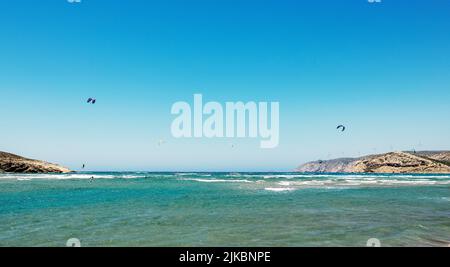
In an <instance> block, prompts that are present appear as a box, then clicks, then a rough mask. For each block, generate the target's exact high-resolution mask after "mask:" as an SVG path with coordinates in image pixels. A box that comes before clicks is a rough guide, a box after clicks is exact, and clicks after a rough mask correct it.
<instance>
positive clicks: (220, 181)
mask: <svg viewBox="0 0 450 267" xmlns="http://www.w3.org/2000/svg"><path fill="white" fill-rule="evenodd" d="M178 180H182V181H195V182H201V183H253V182H252V181H249V180H232V179H201V178H181V179H178Z"/></svg>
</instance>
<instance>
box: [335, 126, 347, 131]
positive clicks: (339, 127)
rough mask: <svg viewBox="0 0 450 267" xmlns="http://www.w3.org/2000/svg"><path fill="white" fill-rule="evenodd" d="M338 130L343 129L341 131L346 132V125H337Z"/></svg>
mask: <svg viewBox="0 0 450 267" xmlns="http://www.w3.org/2000/svg"><path fill="white" fill-rule="evenodd" d="M336 129H337V130H341V132H344V131H345V129H346V127H345V126H344V125H339V126H338V127H336Z"/></svg>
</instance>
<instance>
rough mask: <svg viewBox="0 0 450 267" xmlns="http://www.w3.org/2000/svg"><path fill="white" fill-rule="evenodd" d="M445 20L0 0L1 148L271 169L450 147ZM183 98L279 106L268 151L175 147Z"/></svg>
mask: <svg viewBox="0 0 450 267" xmlns="http://www.w3.org/2000/svg"><path fill="white" fill-rule="evenodd" d="M449 14H450V2H449V1H447V0H422V1H418V0H383V2H382V3H380V4H369V3H368V2H367V1H365V0H347V1H336V0H334V1H331V0H327V1H325V0H318V1H312V0H311V1H300V0H295V1H282V0H258V1H257V0H240V1H238V0H214V1H213V0H201V1H200V0H190V1H186V0H164V1H162V0H161V1H147V0H145V1H144V0H126V1H125V0H108V1H106V0H82V3H80V4H69V3H68V2H67V1H66V0H42V1H36V0H15V1H1V2H0V34H1V39H0V112H1V115H2V116H1V123H0V150H4V151H9V152H12V153H17V154H21V155H24V156H28V157H33V158H39V159H45V160H48V161H53V162H58V163H61V164H64V165H66V166H69V167H71V168H74V169H78V168H79V167H80V165H81V164H83V163H86V164H87V166H88V169H90V170H155V171H156V170H180V171H181V170H261V171H269V170H277V171H278V170H291V169H293V168H295V167H296V166H297V165H298V164H300V163H303V162H305V161H309V160H317V159H327V158H334V157H342V156H358V155H359V154H368V153H378V152H385V151H389V150H407V149H412V148H416V149H418V150H425V149H450V139H449V136H450V123H449V118H450V104H449V103H450V15H449ZM194 93H203V95H204V98H205V99H206V101H208V100H216V101H220V102H224V101H238V100H241V101H279V102H280V107H281V110H280V113H281V117H280V119H281V128H280V135H281V137H280V146H279V147H278V148H276V149H272V150H263V149H260V148H259V140H254V139H242V140H227V139H212V140H205V139H174V138H172V137H171V134H170V124H171V122H172V119H173V118H174V117H173V116H172V115H171V114H170V108H171V105H172V103H174V102H176V101H180V100H184V101H192V95H193V94H194ZM91 96H94V97H96V98H97V99H98V103H97V104H96V105H95V106H90V105H86V104H85V100H86V98H87V97H91ZM338 124H345V125H347V127H348V130H347V131H346V132H345V133H343V134H340V133H338V132H337V131H336V130H335V127H336V126H337V125H338ZM160 139H164V140H166V141H167V143H166V144H164V145H163V146H160V147H159V146H158V145H157V143H158V140H160ZM232 143H235V144H236V147H235V148H232V147H231V146H230V144H232Z"/></svg>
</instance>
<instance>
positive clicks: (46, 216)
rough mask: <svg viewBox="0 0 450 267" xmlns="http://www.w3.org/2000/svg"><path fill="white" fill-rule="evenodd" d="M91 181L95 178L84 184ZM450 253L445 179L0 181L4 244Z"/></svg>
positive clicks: (230, 176) (134, 176)
mask: <svg viewBox="0 0 450 267" xmlns="http://www.w3.org/2000/svg"><path fill="white" fill-rule="evenodd" d="M92 176H94V178H95V179H94V180H90V177H92ZM69 238H78V239H79V240H80V241H81V244H82V246H366V243H367V240H368V239H370V238H377V239H379V240H380V242H381V245H382V246H448V245H449V244H450V176H449V175H402V176H399V175H372V174H371V175H369V174H368V175H353V174H346V175H326V174H320V175H319V174H316V175H314V174H298V173H145V172H139V173H76V174H67V175H56V174H55V175H48V174H45V175H44V174H36V175H15V174H0V246H65V245H66V241H67V240H68V239H69Z"/></svg>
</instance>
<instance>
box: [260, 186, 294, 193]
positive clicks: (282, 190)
mask: <svg viewBox="0 0 450 267" xmlns="http://www.w3.org/2000/svg"><path fill="white" fill-rule="evenodd" d="M264 190H266V191H272V192H285V191H294V190H296V189H295V188H291V187H284V188H278V187H266V188H264Z"/></svg>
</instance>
